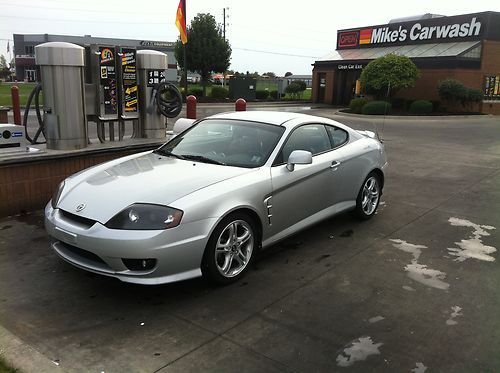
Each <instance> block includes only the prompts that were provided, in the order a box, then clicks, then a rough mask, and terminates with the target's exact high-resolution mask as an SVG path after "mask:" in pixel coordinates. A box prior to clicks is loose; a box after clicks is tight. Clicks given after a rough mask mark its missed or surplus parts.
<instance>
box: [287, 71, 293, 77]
mask: <svg viewBox="0 0 500 373" xmlns="http://www.w3.org/2000/svg"><path fill="white" fill-rule="evenodd" d="M290 75H293V73H292V72H290V71H287V72H286V73H285V78H286V77H287V76H290Z"/></svg>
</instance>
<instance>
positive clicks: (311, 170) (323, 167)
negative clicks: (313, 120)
mask: <svg viewBox="0 0 500 373" xmlns="http://www.w3.org/2000/svg"><path fill="white" fill-rule="evenodd" d="M294 150H307V151H310V152H311V153H312V154H313V157H312V163H311V164H306V165H296V166H295V169H294V171H289V170H288V169H287V167H286V160H287V159H288V156H289V155H290V154H291V152H292V151H294ZM338 157H340V158H342V157H343V155H342V150H341V149H337V150H335V149H332V146H331V142H330V138H329V135H328V132H327V130H326V128H325V126H324V125H323V124H307V125H303V126H301V127H298V128H296V129H295V130H294V131H293V132H292V133H291V134H290V136H289V137H288V139H287V140H286V142H285V144H284V145H283V148H282V149H281V152H280V154H279V155H278V157H277V158H276V161H275V162H274V165H273V167H271V180H272V186H273V193H272V200H271V201H270V202H268V204H270V205H272V210H271V211H270V213H271V215H272V217H271V229H270V230H271V235H272V236H275V235H277V237H276V239H279V238H280V237H281V236H286V235H288V234H289V233H291V232H294V231H296V230H297V229H299V228H301V227H302V226H305V225H308V224H309V223H310V222H311V221H313V220H315V218H314V217H313V218H311V216H313V215H314V214H316V213H318V212H320V211H322V210H324V209H325V208H328V207H329V206H331V205H332V204H334V203H335V201H336V199H337V198H336V197H335V195H336V193H337V190H339V189H340V188H341V180H340V178H338V177H337V176H336V173H337V171H338V169H339V167H338V166H339V164H337V162H338V160H337V158H338Z"/></svg>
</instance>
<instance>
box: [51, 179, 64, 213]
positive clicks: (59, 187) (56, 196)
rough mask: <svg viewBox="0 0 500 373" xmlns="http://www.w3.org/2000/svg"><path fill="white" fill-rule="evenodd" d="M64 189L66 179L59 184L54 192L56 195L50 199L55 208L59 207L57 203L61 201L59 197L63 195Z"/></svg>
mask: <svg viewBox="0 0 500 373" xmlns="http://www.w3.org/2000/svg"><path fill="white" fill-rule="evenodd" d="M63 189H64V180H63V181H62V182H61V184H59V186H58V187H57V189H56V191H55V192H54V195H53V196H52V199H51V200H50V204H51V205H52V208H53V209H55V208H56V207H57V203H58V202H59V198H60V197H61V193H62V191H63Z"/></svg>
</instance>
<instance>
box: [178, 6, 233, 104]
mask: <svg viewBox="0 0 500 373" xmlns="http://www.w3.org/2000/svg"><path fill="white" fill-rule="evenodd" d="M187 35H188V42H187V44H185V47H186V58H187V68H188V69H189V70H191V71H196V72H197V73H198V74H200V75H201V84H202V86H203V96H205V95H206V85H207V82H208V79H209V78H210V76H211V75H212V73H223V72H224V71H226V70H227V68H228V67H229V63H230V60H231V46H230V45H229V42H228V41H227V40H225V39H224V37H223V36H222V30H221V26H220V25H218V24H217V22H216V21H215V18H214V16H212V15H211V14H207V13H199V14H197V15H196V17H195V18H194V19H193V20H192V21H191V24H190V25H189V26H188V27H187ZM175 58H176V59H177V61H178V62H179V64H180V65H181V66H182V67H184V52H183V45H182V43H181V41H180V38H179V39H178V40H177V42H176V44H175Z"/></svg>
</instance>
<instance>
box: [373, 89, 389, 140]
mask: <svg viewBox="0 0 500 373" xmlns="http://www.w3.org/2000/svg"><path fill="white" fill-rule="evenodd" d="M390 92H391V82H389V84H388V85H387V93H386V94H385V98H386V99H387V100H389V93H390ZM388 106H389V105H388V101H386V105H384V119H383V121H382V131H380V134H381V136H379V135H378V133H377V137H378V138H379V140H381V141H382V140H383V138H382V137H383V136H384V128H385V117H386V116H387V107H388ZM375 132H378V131H375Z"/></svg>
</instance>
